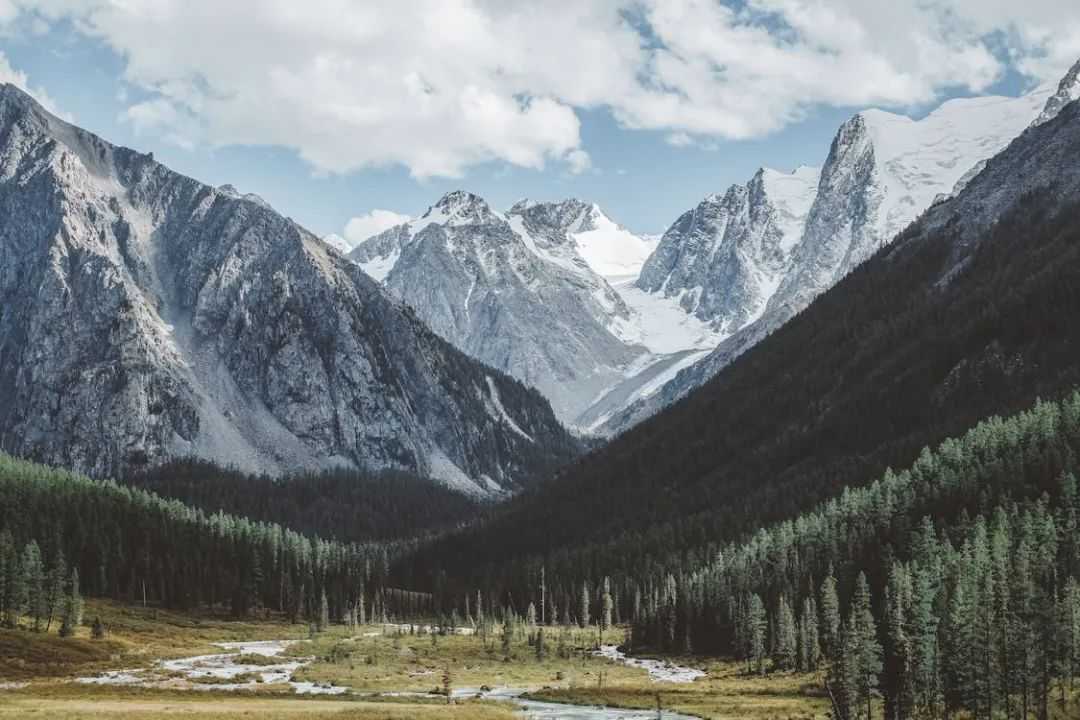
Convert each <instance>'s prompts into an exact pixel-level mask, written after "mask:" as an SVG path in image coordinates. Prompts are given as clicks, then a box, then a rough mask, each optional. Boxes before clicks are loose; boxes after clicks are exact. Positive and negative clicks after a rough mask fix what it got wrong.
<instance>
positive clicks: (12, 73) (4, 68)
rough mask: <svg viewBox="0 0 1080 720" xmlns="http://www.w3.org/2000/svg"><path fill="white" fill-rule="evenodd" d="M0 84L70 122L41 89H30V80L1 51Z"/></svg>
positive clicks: (66, 115)
mask: <svg viewBox="0 0 1080 720" xmlns="http://www.w3.org/2000/svg"><path fill="white" fill-rule="evenodd" d="M2 11H3V5H2V4H0V12H2ZM0 83H10V84H12V85H14V86H15V87H17V88H19V89H21V90H23V91H24V92H26V93H27V94H28V95H30V97H32V98H34V99H35V100H37V101H38V102H39V103H41V106H42V107H43V108H45V109H46V110H48V111H49V112H51V113H52V114H54V115H58V116H60V117H62V118H64V119H65V120H71V115H69V114H67V113H64V112H61V111H60V109H59V108H58V107H57V105H56V103H55V102H54V101H53V99H52V98H51V97H49V94H48V93H46V92H45V90H44V89H43V88H35V87H31V85H30V79H29V78H28V77H27V76H26V73H24V72H22V71H21V70H16V69H15V68H13V67H12V66H11V63H10V62H9V61H8V59H7V56H6V55H5V54H4V53H3V51H0Z"/></svg>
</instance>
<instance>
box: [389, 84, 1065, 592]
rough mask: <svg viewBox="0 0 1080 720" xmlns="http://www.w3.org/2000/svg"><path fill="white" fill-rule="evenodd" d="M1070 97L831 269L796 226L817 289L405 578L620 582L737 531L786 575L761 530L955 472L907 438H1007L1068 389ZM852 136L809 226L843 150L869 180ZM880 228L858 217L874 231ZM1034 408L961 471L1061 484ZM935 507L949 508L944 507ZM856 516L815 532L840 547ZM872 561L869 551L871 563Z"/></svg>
mask: <svg viewBox="0 0 1080 720" xmlns="http://www.w3.org/2000/svg"><path fill="white" fill-rule="evenodd" d="M1073 77H1074V78H1075V74H1074V75H1073ZM1075 95H1076V93H1075V91H1074V89H1073V88H1072V87H1071V86H1063V88H1062V90H1061V92H1060V93H1057V94H1054V96H1053V97H1051V98H1049V99H1046V98H1045V97H1044V103H1045V107H1046V108H1047V112H1045V113H1040V112H1038V111H1036V112H1034V113H1033V115H1032V119H1033V120H1035V122H1034V123H1031V124H1030V127H1028V128H1026V129H1024V130H1023V131H1021V132H1020V133H1019V135H1018V137H1016V138H1015V139H1013V140H1012V141H1011V142H1009V143H1008V144H1007V145H1006V147H1005V148H1004V149H1002V150H1001V151H1000V152H999V153H997V154H996V155H994V156H992V157H991V158H989V159H987V161H986V162H982V163H980V169H979V171H978V172H976V173H974V174H972V175H971V176H970V177H969V178H966V181H965V182H964V183H961V185H962V187H961V188H960V190H959V191H958V192H956V193H955V194H953V193H948V194H945V196H943V197H941V198H939V199H938V200H937V201H936V202H934V203H933V204H932V205H931V207H930V208H929V209H928V210H927V211H926V212H924V213H922V214H921V215H920V217H919V218H917V219H916V220H915V221H914V222H913V223H911V224H910V225H909V226H907V227H906V228H905V229H904V230H902V231H901V232H900V233H899V234H898V235H897V236H895V237H894V238H892V240H891V243H889V244H887V245H886V246H884V247H882V248H880V249H878V250H877V251H876V252H872V254H871V256H870V258H869V259H868V260H866V261H865V262H863V263H861V264H857V266H856V267H854V269H852V270H851V271H850V272H847V273H846V274H845V273H844V271H843V262H844V260H843V258H844V256H846V255H847V253H846V252H845V253H844V254H836V253H826V254H824V255H823V256H819V255H818V254H817V252H816V250H815V251H814V252H810V250H811V249H812V248H816V247H817V241H818V240H824V239H825V238H824V237H822V236H821V235H816V234H812V235H809V236H808V238H807V239H806V240H804V243H806V242H809V241H810V240H811V239H814V241H815V242H814V243H813V244H812V245H810V246H807V248H806V250H804V251H803V253H804V254H805V256H806V257H810V256H814V257H824V258H828V259H829V260H830V261H835V264H833V265H831V266H830V267H832V268H834V271H835V272H836V274H837V275H842V277H841V278H840V279H839V280H838V281H837V282H836V283H835V284H834V285H833V286H832V287H831V288H829V289H827V290H824V291H822V292H821V293H820V294H818V295H817V296H816V297H814V298H813V299H808V300H806V302H807V304H806V306H805V307H802V308H799V312H797V313H794V314H793V315H792V316H791V317H790V319H789V320H788V321H787V322H786V323H783V324H782V325H780V326H779V327H776V328H775V330H774V331H773V332H771V333H770V334H768V335H767V336H762V337H761V339H760V341H759V342H757V343H756V344H754V346H753V347H749V348H746V349H745V352H742V353H740V354H737V356H734V355H733V356H731V357H730V358H729V359H728V362H726V363H724V364H723V365H722V366H721V367H719V368H718V369H717V371H716V373H715V375H713V376H712V377H711V378H705V379H703V384H702V385H701V386H700V387H698V388H696V389H695V390H694V391H693V392H688V393H687V394H686V395H685V396H684V397H682V398H681V399H679V400H678V401H677V402H674V403H673V404H671V405H670V406H669V407H666V408H664V409H662V410H660V411H659V412H657V413H656V414H655V415H653V416H652V417H649V418H648V419H646V420H643V421H642V422H640V423H638V424H637V425H636V426H634V427H633V428H631V429H629V430H627V431H626V432H624V433H622V434H621V435H619V436H617V437H615V438H613V439H612V440H611V441H610V442H608V443H606V444H604V445H601V446H599V447H597V448H596V449H595V450H593V451H592V452H591V453H589V454H588V455H586V456H585V457H583V458H582V459H581V460H579V461H577V462H575V463H574V464H573V465H571V466H569V467H567V468H566V469H564V470H563V471H562V472H560V473H559V474H558V475H557V476H555V477H554V478H552V479H551V480H550V481H549V482H546V483H542V484H539V485H536V486H534V487H533V488H531V489H530V490H529V491H526V492H524V493H522V494H520V495H518V496H516V497H515V498H514V499H512V500H510V501H509V502H508V503H507V504H505V505H503V506H501V508H500V510H499V511H498V512H497V513H495V514H494V515H493V516H492V517H489V518H487V519H486V521H485V522H484V523H483V524H482V525H476V526H473V527H469V528H463V529H461V530H460V531H459V532H458V533H456V534H454V535H451V536H449V537H446V538H443V539H442V541H441V545H440V546H438V547H432V548H429V549H428V550H426V551H425V552H423V553H421V554H420V555H419V556H418V557H417V558H415V560H414V561H413V562H412V564H411V565H410V572H412V573H414V576H417V577H424V576H427V574H434V573H435V572H436V571H437V572H439V573H445V574H447V575H449V576H450V577H459V578H460V586H461V587H462V588H468V587H472V584H475V583H476V582H479V579H480V578H484V579H485V580H487V581H488V582H490V578H501V579H502V582H503V585H501V586H500V587H499V590H500V591H501V592H507V593H511V594H514V595H519V594H520V593H522V592H526V591H527V590H528V584H527V583H529V584H531V583H534V582H535V577H536V573H537V572H538V570H537V569H538V568H539V567H541V566H543V567H544V568H545V569H546V572H547V577H548V578H552V577H558V578H562V579H564V580H565V578H567V577H569V578H581V577H583V576H584V577H586V578H588V577H592V578H596V577H603V576H605V575H608V574H610V575H611V576H613V577H618V576H620V575H622V574H624V573H625V574H631V575H633V576H634V577H636V578H641V577H647V578H655V580H656V581H657V582H663V578H665V577H668V576H669V574H674V575H676V576H685V574H687V573H689V572H693V569H694V568H696V567H700V565H701V564H703V563H704V564H710V565H715V566H716V567H721V566H724V565H725V563H726V562H730V561H731V556H730V555H727V554H723V555H721V554H720V552H719V550H720V548H722V547H723V543H724V542H725V541H730V540H735V539H742V540H746V541H747V542H752V543H753V544H754V546H755V550H754V552H755V553H756V554H758V555H759V556H760V557H761V558H763V559H764V560H763V563H765V565H767V566H769V567H782V566H784V565H785V564H792V565H798V562H796V561H797V560H798V558H797V557H795V556H792V555H784V554H783V553H781V554H779V555H775V556H774V555H773V554H772V552H773V550H774V549H775V546H774V545H772V544H770V543H769V540H768V538H767V536H765V535H764V534H763V531H762V528H763V527H767V526H768V525H769V524H771V523H774V522H780V521H782V520H790V519H791V518H794V517H796V515H797V514H798V513H799V512H801V511H803V510H805V509H807V508H809V507H812V506H814V505H815V504H817V503H820V502H824V501H826V500H828V501H830V502H832V503H836V504H839V505H841V506H843V505H845V504H847V503H848V501H849V499H850V498H849V495H848V491H849V490H851V489H852V488H856V487H858V486H860V485H866V484H868V483H871V482H874V481H876V479H880V478H882V477H883V475H884V477H889V476H891V475H892V472H891V471H889V470H888V468H894V469H896V468H911V473H912V477H913V478H914V480H913V482H914V483H915V484H916V485H918V486H920V487H927V488H929V487H934V488H939V487H948V486H950V485H951V484H953V483H954V482H955V481H956V479H957V478H956V475H958V474H963V473H962V472H958V471H955V470H950V469H948V464H947V463H946V464H944V465H943V464H937V463H935V462H934V461H933V460H932V459H931V457H930V455H929V453H928V451H927V450H926V448H928V447H933V446H934V445H936V444H937V443H941V442H942V441H943V440H945V439H946V438H950V437H957V436H958V435H960V434H961V433H964V432H966V431H967V430H969V429H970V428H973V427H974V426H975V425H976V424H977V423H979V422H980V421H984V420H985V423H984V424H983V425H982V426H981V427H980V428H979V430H977V431H976V435H975V437H976V440H975V441H973V445H974V446H977V447H980V448H982V447H984V446H990V445H993V444H994V443H995V442H997V441H999V440H1000V435H1001V433H1007V432H1010V431H1009V430H1007V429H1006V425H1005V423H1004V422H1003V421H1002V420H1001V416H1007V415H1010V414H1013V413H1016V412H1019V411H1021V410H1026V409H1028V408H1030V407H1032V406H1033V405H1034V404H1035V403H1036V401H1037V400H1038V399H1039V398H1042V399H1044V400H1046V399H1056V398H1060V397H1062V396H1063V395H1065V396H1067V395H1069V394H1071V393H1073V392H1075V390H1076V388H1077V387H1078V386H1080V363H1077V357H1078V350H1080V325H1078V324H1077V323H1076V322H1075V318H1076V316H1077V315H1078V314H1080V161H1078V158H1080V100H1071V101H1070V100H1066V102H1058V99H1059V98H1070V97H1074V96H1075ZM868 126H869V123H868V122H867V121H866V120H865V119H862V120H858V119H857V120H855V121H852V122H850V123H848V124H846V125H845V131H844V132H843V133H842V134H841V136H840V137H839V138H838V139H837V142H836V143H834V145H833V151H832V153H831V154H830V158H829V162H828V163H827V164H826V166H825V168H824V170H823V171H822V181H821V183H820V185H819V192H818V199H817V200H816V201H815V204H816V207H815V209H813V210H811V213H810V216H809V217H808V220H807V224H808V227H819V226H818V225H817V223H823V222H824V219H825V218H824V217H822V218H821V219H817V218H816V217H815V214H817V215H822V214H827V213H824V211H825V209H826V208H827V207H829V206H828V205H824V204H822V200H821V198H823V197H826V196H828V195H830V194H831V193H833V191H834V189H836V188H838V187H839V184H840V179H841V178H843V177H852V176H853V175H852V174H850V173H845V172H842V170H843V169H844V168H845V167H849V166H850V165H851V164H852V163H851V162H850V161H851V160H852V159H854V158H862V160H861V161H859V162H856V163H854V165H855V166H856V167H861V168H862V170H863V171H865V172H871V171H873V169H874V167H875V166H874V165H872V164H868V162H869V159H870V158H871V157H872V156H873V154H872V151H873V148H874V145H873V143H872V142H870V138H868V137H867V135H866V134H865V133H867V132H868V130H867V128H868ZM860 148H861V149H860ZM909 157H910V156H909ZM893 167H894V168H895V167H897V166H896V165H894V166H893ZM954 174H958V176H963V175H964V174H966V173H965V171H963V170H960V169H958V168H956V169H955V170H954ZM871 175H872V176H873V173H871ZM856 176H857V175H856ZM834 180H835V182H834ZM856 187H863V188H869V187H872V186H871V185H862V184H860V185H857V186H856ZM873 187H877V185H873ZM929 191H930V188H927V189H926V193H929ZM864 196H865V195H864ZM833 197H835V198H837V199H839V198H841V197H842V196H841V195H840V194H839V193H837V194H836V195H834V196H833ZM849 197H850V198H854V199H853V200H852V203H851V204H852V205H859V203H857V202H856V200H857V198H858V196H857V195H856V196H849ZM923 197H926V195H925V194H924V195H923ZM891 207H899V204H898V203H893V204H892V205H891ZM867 217H868V218H874V217H878V216H873V215H868V216H867ZM889 222H891V221H887V220H880V218H879V219H877V220H875V221H874V224H875V226H876V227H879V228H882V230H881V232H884V229H885V228H888V227H889ZM870 225H871V223H870V222H869V221H867V222H866V223H863V224H862V227H863V230H864V231H865V232H863V233H862V234H859V233H854V232H852V233H848V234H846V235H843V236H842V237H841V240H843V243H842V244H843V246H844V247H845V249H847V248H851V247H852V243H853V242H854V241H855V240H856V239H857V238H864V239H865V242H869V243H871V244H873V243H874V242H876V240H875V239H874V238H875V237H882V236H881V235H874V234H872V233H870V231H869V226H870ZM834 227H835V226H834ZM842 227H844V228H847V227H848V226H847V225H846V224H842ZM817 232H819V231H814V233H817ZM875 232H876V231H875ZM855 247H858V248H863V247H866V248H868V249H869V247H870V246H867V245H865V244H862V241H860V243H859V244H857V245H855ZM858 252H861V250H860V251H858ZM853 254H854V255H857V252H855V253H853ZM819 267H821V268H822V269H824V268H825V266H824V265H821V266H819ZM819 277H820V275H819ZM777 292H778V293H779V292H780V290H779V289H778V291H777ZM769 312H770V311H769V310H766V314H768V313H769ZM763 317H765V316H763ZM747 327H751V326H747ZM739 336H740V333H736V335H733V336H732V338H733V339H734V338H737V337H739ZM729 347H730V346H729ZM1044 410H1045V408H1044ZM1041 417H1042V419H1041V420H1040V422H1042V423H1044V424H1045V430H1044V431H1033V432H1032V434H1031V435H1030V436H1028V437H1024V438H1016V437H1013V438H1010V439H1009V440H1008V441H1007V443H1008V444H1009V445H1010V447H1014V448H1015V450H1012V451H1010V452H1011V453H1012V454H1015V455H1016V456H1018V457H1015V458H1005V459H1002V458H994V457H992V454H987V455H986V456H983V455H981V454H979V453H976V455H977V457H973V458H971V459H969V461H968V462H970V464H971V465H972V466H974V467H975V468H977V469H978V471H979V472H986V473H987V474H988V475H993V476H996V477H1000V478H1002V481H1003V482H1004V483H1006V484H1007V485H1010V486H1011V485H1012V484H1014V483H1016V484H1019V483H1021V482H1022V479H1021V478H1015V479H1014V477H1013V476H1014V475H1022V471H1021V470H1019V469H1018V468H1020V467H1022V466H1023V463H1024V458H1023V457H1020V456H1027V455H1029V454H1030V456H1031V457H1041V456H1040V455H1039V453H1044V452H1045V453H1046V457H1047V459H1046V460H1045V462H1044V461H1039V463H1037V464H1038V465H1039V471H1038V477H1039V481H1040V482H1041V483H1044V487H1043V488H1042V490H1043V491H1045V490H1047V489H1048V488H1049V487H1050V485H1051V484H1053V485H1055V486H1056V485H1058V484H1059V483H1060V482H1061V480H1060V478H1061V477H1063V475H1062V466H1063V465H1062V463H1064V462H1066V461H1065V460H1063V458H1061V457H1056V458H1055V457H1054V456H1055V455H1056V454H1058V453H1059V449H1058V448H1057V447H1056V446H1053V445H1048V444H1047V442H1048V441H1047V438H1049V437H1050V436H1052V435H1054V434H1055V433H1056V432H1058V430H1059V426H1060V432H1061V433H1062V434H1064V435H1067V436H1068V437H1070V438H1073V440H1075V438H1076V437H1078V436H1080V416H1077V414H1076V412H1075V411H1070V413H1062V414H1054V413H1053V412H1049V413H1043V415H1042V416H1041ZM979 433H982V434H985V436H986V441H985V442H982V441H978V439H977V436H978V434H979ZM956 448H957V444H955V443H952V444H950V443H946V444H945V445H944V446H942V448H941V450H940V452H941V453H943V454H945V455H946V456H950V457H958V455H957V454H956ZM980 452H981V451H980ZM973 472H974V470H973ZM1028 477H1029V478H1030V477H1031V476H1028ZM883 485H884V483H882V486H883ZM882 486H879V487H877V488H876V490H875V492H881V493H882V497H881V499H880V505H879V506H878V507H876V508H875V509H874V511H873V513H874V514H875V515H878V516H880V518H881V520H882V521H884V522H885V523H887V522H888V521H889V520H890V519H893V518H894V516H893V504H892V503H893V501H894V500H895V501H896V502H898V503H902V502H903V501H901V500H899V498H893V499H890V498H889V497H888V493H887V492H882ZM1037 490H1038V489H1037ZM971 492H972V493H973V494H972V495H970V496H969V497H967V498H965V502H967V503H968V504H969V506H970V507H973V508H983V507H984V498H983V497H981V496H979V495H978V490H977V489H976V490H973V491H971ZM1033 497H1034V496H1033ZM1013 499H1014V498H1013ZM1013 499H1010V502H1011V501H1012V500H1013ZM941 511H942V512H943V513H947V512H954V513H955V514H956V515H959V514H960V510H959V506H953V507H951V508H942V509H941ZM983 511H984V512H985V510H983ZM965 518H966V516H965ZM809 522H810V523H811V524H813V523H818V522H822V519H821V516H818V517H817V518H815V519H812V520H810V521H809ZM964 522H967V520H966V519H965V521H964ZM874 524H875V521H874V520H872V519H868V520H867V521H866V524H865V525H858V524H852V525H844V526H840V527H838V528H833V529H832V530H830V533H832V535H831V536H832V537H833V538H839V539H840V543H841V545H843V544H844V542H845V541H844V538H845V537H846V538H849V539H850V538H856V537H866V535H865V533H866V532H868V528H869V527H871V526H873V525H874ZM818 527H819V528H821V527H822V526H820V525H819V526H818ZM909 530H910V528H909ZM900 535H906V532H903V531H902V532H901V533H900ZM751 538H752V540H751ZM845 547H846V546H845ZM848 550H850V548H848ZM810 552H811V553H813V552H814V551H813V550H811V551H810ZM844 552H847V550H845V551H844ZM891 553H892V548H891V547H880V548H874V549H873V555H874V557H875V558H877V557H889V556H890V555H891ZM818 559H819V560H820V558H818ZM522 568H530V569H532V574H526V573H525V572H523V571H522ZM781 575H782V574H781ZM848 579H849V580H850V576H849V578H848ZM454 590H455V591H458V588H454Z"/></svg>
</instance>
